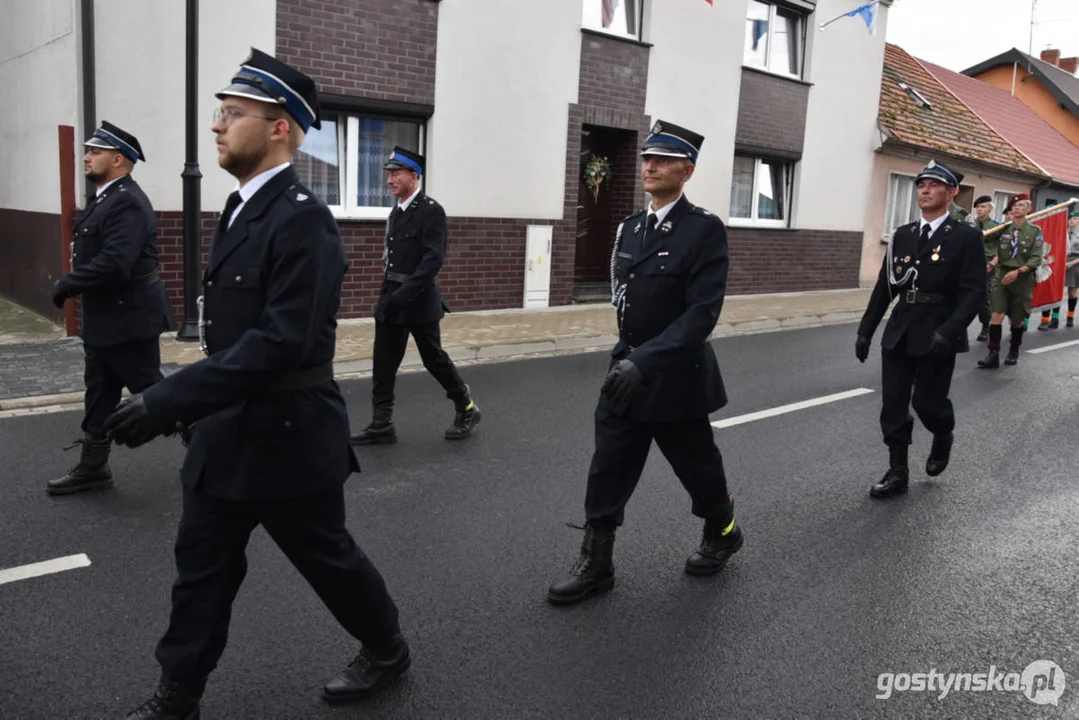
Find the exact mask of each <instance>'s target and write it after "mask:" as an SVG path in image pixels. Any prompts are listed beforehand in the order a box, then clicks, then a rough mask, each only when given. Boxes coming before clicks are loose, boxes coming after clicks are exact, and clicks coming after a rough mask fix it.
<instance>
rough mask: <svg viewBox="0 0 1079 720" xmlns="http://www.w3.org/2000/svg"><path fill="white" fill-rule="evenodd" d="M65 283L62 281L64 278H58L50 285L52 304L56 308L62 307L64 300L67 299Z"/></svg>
mask: <svg viewBox="0 0 1079 720" xmlns="http://www.w3.org/2000/svg"><path fill="white" fill-rule="evenodd" d="M67 298H68V294H67V285H66V284H65V283H64V278H60V279H59V280H57V281H56V282H55V283H53V286H52V304H53V305H55V306H56V307H58V308H62V307H64V301H65V300H67Z"/></svg>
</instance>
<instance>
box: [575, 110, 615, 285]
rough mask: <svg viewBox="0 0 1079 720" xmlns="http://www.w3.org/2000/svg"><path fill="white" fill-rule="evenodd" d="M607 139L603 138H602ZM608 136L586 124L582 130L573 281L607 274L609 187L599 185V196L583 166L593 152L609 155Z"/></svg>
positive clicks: (610, 232)
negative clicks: (593, 192) (593, 190)
mask: <svg viewBox="0 0 1079 720" xmlns="http://www.w3.org/2000/svg"><path fill="white" fill-rule="evenodd" d="M605 140H606V141H607V142H604V141H605ZM610 150H611V147H610V138H604V137H603V131H602V130H597V129H595V128H587V127H586V128H585V129H584V131H583V132H582V134H581V158H580V163H578V171H577V255H576V260H575V262H574V267H573V280H574V282H579V283H580V282H597V281H602V280H607V279H609V278H610V263H611V242H612V241H613V235H612V233H613V232H614V231H613V229H612V227H611V191H610V190H611V189H610V188H609V187H606V186H602V187H601V188H600V192H599V197H598V198H593V197H592V191H591V190H589V189H588V186H587V185H586V184H585V182H584V170H585V167H587V165H588V163H589V161H590V160H591V159H592V156H593V155H599V156H600V157H604V156H607V157H609V153H610Z"/></svg>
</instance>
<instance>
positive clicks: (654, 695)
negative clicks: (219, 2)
mask: <svg viewBox="0 0 1079 720" xmlns="http://www.w3.org/2000/svg"><path fill="white" fill-rule="evenodd" d="M1044 335H1049V337H1044ZM853 337H854V328H853V326H833V327H825V328H817V329H808V330H800V331H790V332H780V333H772V334H762V335H753V336H744V337H732V338H724V339H722V340H719V341H717V343H716V347H717V350H718V353H719V356H720V362H721V364H722V367H723V371H724V377H725V380H726V382H727V385H728V391H729V394H730V396H731V403H730V405H729V406H728V407H727V408H725V409H724V410H723V411H722V412H721V413H718V414H717V416H716V419H721V418H730V417H734V416H737V415H740V414H744V413H750V412H755V411H759V410H764V409H768V408H773V407H776V406H780V405H784V404H787V403H793V402H798V401H802V400H807V399H810V398H816V397H820V396H824V395H829V394H832V393H838V392H842V391H846V390H852V389H856V388H869V389H871V390H873V392H872V393H869V394H865V395H862V396H860V397H854V398H851V399H846V400H842V401H838V402H835V403H830V404H826V405H821V406H818V407H813V408H809V409H805V410H800V411H797V412H791V413H788V414H784V415H779V416H776V417H771V418H768V419H764V420H759V421H755V422H749V423H745V424H741V425H737V426H734V427H730V428H726V429H723V430H718V431H717V437H718V440H719V443H720V447H721V449H722V450H723V452H724V457H725V462H726V465H727V471H728V475H729V478H730V485H731V490H732V492H733V493H734V496H735V501H736V508H737V513H738V518H739V522H740V523H741V524H742V527H743V528H744V531H745V533H746V544H745V547H744V549H743V550H742V552H740V553H739V554H738V555H737V556H735V558H734V559H733V560H732V561H731V563H730V564H729V565H728V567H727V569H726V570H725V571H724V572H723V574H722V575H720V576H718V577H715V578H704V579H702V578H692V577H689V576H687V575H685V574H683V572H682V565H683V562H684V560H685V557H686V556H687V555H688V554H689V553H690V552H691V551H692V550H693V549H694V547H695V546H696V544H697V542H698V540H699V535H700V528H701V522H700V521H699V520H697V519H696V518H694V517H692V516H691V515H690V514H689V500H688V498H687V497H686V496H685V494H684V492H683V490H682V489H681V486H680V485H679V484H678V482H677V480H676V478H675V477H674V476H673V474H672V473H671V471H670V469H669V467H668V466H667V465H666V463H665V461H664V460H663V458H662V456H661V455H660V454H659V453H658V451H653V455H652V457H651V458H650V460H649V464H648V467H647V469H646V475H645V478H644V479H643V480H642V483H641V485H640V487H639V489H638V491H637V494H636V496H635V497H634V499H633V501H632V503H631V504H630V506H629V508H628V510H627V518H626V525H625V527H624V528H622V530H620V532H619V534H618V539H617V542H616V544H615V564H616V568H617V584H616V586H615V589H614V590H613V592H612V593H610V594H608V595H606V596H604V597H601V598H596V599H593V600H590V601H588V602H587V603H585V604H583V605H580V606H576V607H571V608H553V607H550V606H548V605H547V604H546V602H545V600H544V595H545V592H546V588H547V585H548V584H549V583H550V582H551V581H552V580H553V579H554V578H555V577H557V576H558V575H560V574H561V573H563V572H565V571H566V570H568V569H569V567H570V565H571V564H572V562H573V560H574V559H575V557H576V552H577V549H578V546H579V543H580V539H581V533H580V532H579V531H577V530H574V529H571V528H569V527H567V526H566V524H565V523H567V522H574V523H580V522H582V519H583V518H582V515H583V513H582V507H581V504H582V500H583V494H584V479H585V473H586V470H587V467H588V461H589V458H590V454H591V448H592V411H593V408H594V403H595V399H596V396H597V392H598V387H599V384H600V381H601V378H602V375H603V371H604V369H605V363H606V359H605V357H604V355H603V354H589V355H577V356H564V357H554V358H545V359H536V360H525V361H518V362H511V363H504V364H494V365H483V366H473V367H468V368H465V369H464V370H463V374H464V375H465V379H466V381H467V382H469V383H470V384H471V386H472V388H473V391H474V394H475V397H476V400H477V402H478V403H479V405H480V407H481V408H482V410H483V412H484V416H485V417H484V421H483V423H482V424H481V425H480V428H479V430H478V433H477V435H476V436H475V437H474V438H472V439H470V440H468V441H466V442H463V443H450V442H447V441H445V440H443V439H442V432H443V430H444V429H445V427H446V426H447V425H448V424H449V422H450V421H451V419H452V406H451V404H450V402H449V401H448V400H446V399H445V398H444V397H443V396H442V393H441V391H440V389H439V388H438V386H437V384H436V383H435V381H434V380H433V379H432V378H430V377H429V376H428V375H426V374H406V375H402V376H401V377H400V379H399V383H398V387H399V396H398V405H397V408H398V412H397V422H398V434H399V437H400V441H399V443H398V444H397V445H395V446H389V447H379V448H370V449H361V452H360V461H361V464H362V465H363V472H362V473H361V474H359V475H356V476H354V477H353V478H352V479H351V480H350V482H349V483H348V484H347V485H346V495H347V498H348V503H349V525H350V527H351V528H352V530H353V532H354V534H355V536H356V538H357V541H358V542H359V543H360V545H361V546H362V547H363V548H364V549H365V550H366V551H367V553H368V554H369V555H370V556H371V557H372V559H373V560H374V561H375V562H376V564H377V565H378V566H379V567H380V569H381V570H382V572H383V574H384V576H385V577H386V579H387V582H388V584H389V587H390V589H391V592H392V593H393V594H394V596H395V598H396V599H397V602H398V604H399V606H400V608H401V618H402V623H403V627H404V630H405V633H406V636H407V638H408V640H409V642H410V644H411V646H412V652H413V658H414V661H413V665H412V669H411V671H410V672H409V673H408V675H407V676H406V677H405V678H404V679H402V681H400V682H399V683H397V684H396V685H395V686H394V687H393V688H392V689H391V690H389V691H388V692H386V693H385V694H383V695H381V696H380V697H377V698H374V699H372V700H371V701H369V702H366V703H363V704H360V705H357V706H351V707H346V708H330V707H328V706H326V705H323V704H322V703H321V702H320V700H319V698H318V692H319V689H320V688H321V685H322V683H323V682H324V681H325V680H326V679H327V678H328V677H329V676H331V675H333V674H334V673H335V672H336V671H337V670H338V669H339V668H340V667H342V666H343V665H344V664H345V663H346V662H347V661H348V660H349V659H350V658H351V656H352V655H353V654H354V653H355V652H356V646H355V643H354V641H352V640H351V638H349V637H348V636H347V635H346V634H345V633H344V631H343V630H341V629H340V628H339V627H338V626H337V625H336V624H335V623H334V621H333V619H332V618H331V617H330V615H329V613H328V612H327V611H326V610H325V608H323V607H322V605H321V604H320V603H319V601H318V599H317V597H316V596H315V595H314V593H313V592H312V591H311V589H310V588H309V587H308V586H307V585H306V584H305V583H304V582H303V580H302V578H300V576H299V575H298V573H297V572H296V571H295V570H294V569H293V568H292V567H291V566H290V565H289V564H288V562H287V561H286V560H285V558H284V557H283V556H282V554H281V553H280V552H279V551H278V550H277V548H276V547H275V546H274V545H273V543H272V542H271V541H270V540H269V539H268V538H267V536H266V535H265V533H264V532H262V531H261V530H260V531H257V532H256V533H255V535H254V536H253V539H252V543H251V545H250V547H249V551H248V558H249V562H250V569H249V572H248V576H247V580H246V582H245V584H244V586H243V588H242V589H241V591H240V595H239V598H238V600H237V603H236V606H235V609H234V612H233V622H232V631H231V636H230V641H229V647H228V649H227V650H226V652H225V655H224V657H223V658H222V660H221V664H220V667H219V669H218V670H217V672H215V673H214V675H213V676H212V677H211V682H210V685H209V688H208V690H207V693H206V696H205V698H204V703H203V717H204V718H207V719H209V718H260V719H262V718H369V717H379V718H411V719H415V718H551V717H564V718H727V717H732V718H781V717H782V718H788V717H813V718H840V717H843V718H846V717H859V718H876V717H881V718H883V717H888V718H892V717H918V718H925V717H962V718H983V717H984V718H1004V717H1008V718H1015V717H1049V718H1073V717H1079V699H1076V696H1077V688H1079V674H1077V673H1079V658H1077V649H1079V622H1077V619H1079V618H1077V612H1076V602H1075V598H1076V595H1077V590H1079V587H1077V580H1076V570H1077V565H1079V560H1077V558H1079V554H1077V553H1076V540H1075V536H1076V534H1075V524H1076V521H1075V518H1076V517H1077V514H1079V512H1077V511H1079V484H1077V483H1076V475H1077V473H1076V468H1077V467H1079V433H1077V429H1079V411H1077V399H1079V346H1073V347H1068V348H1064V349H1060V350H1056V351H1053V352H1047V353H1044V354H1037V355H1035V354H1024V356H1023V357H1022V360H1021V364H1020V365H1019V366H1018V367H1015V368H1001V369H1000V370H998V371H996V372H992V373H987V372H985V371H979V370H977V369H976V368H975V367H974V365H975V361H976V360H977V359H978V358H979V357H981V355H982V353H983V352H984V347H983V346H981V345H976V346H975V350H974V352H972V353H970V354H967V355H964V356H960V359H959V363H958V367H957V370H956V377H955V382H954V385H953V393H952V397H953V399H954V401H955V403H956V408H957V415H958V418H959V427H958V429H957V441H956V447H955V450H954V452H953V457H952V466H951V467H950V468H949V469H948V471H947V472H946V473H945V474H944V475H943V476H941V477H940V478H937V479H929V478H927V477H925V476H924V474H923V472H922V470H921V468H922V466H923V464H924V459H925V455H926V453H927V452H928V446H929V440H930V439H929V436H928V435H927V434H926V433H925V431H924V429H922V428H921V426H920V425H919V426H917V428H916V431H915V432H916V435H915V444H914V446H913V448H912V450H911V465H912V481H913V485H912V488H911V491H910V493H909V494H908V495H907V496H905V497H900V498H896V499H892V500H888V501H883V502H882V501H878V500H873V499H871V498H870V497H869V496H868V494H867V490H868V487H869V485H870V484H871V483H872V482H874V481H875V480H877V479H878V478H879V477H880V475H881V474H883V472H884V470H885V468H886V463H887V453H886V450H885V448H884V447H883V446H882V444H881V440H880V431H879V426H878V424H877V416H878V412H879V403H880V393H879V388H880V382H879V371H880V365H879V358H878V356H877V354H876V352H874V355H873V356H872V357H871V359H870V361H869V362H867V363H866V364H865V365H861V364H859V363H858V362H857V361H856V360H855V359H854V358H853V347H852V346H853ZM1075 339H1079V331H1071V332H1069V331H1064V330H1060V331H1057V332H1053V333H1045V334H1043V333H1034V332H1032V333H1030V334H1029V341H1028V342H1027V344H1026V345H1025V346H1024V350H1029V349H1034V348H1037V347H1038V346H1045V345H1050V344H1054V343H1060V342H1063V341H1066V340H1075ZM343 389H344V391H345V392H346V394H347V398H348V401H349V407H350V411H351V413H352V418H353V425H354V427H355V428H357V429H358V428H359V427H361V426H362V425H364V424H366V422H367V419H368V415H369V392H370V382H369V381H354V382H347V383H345V384H343ZM78 422H79V417H78V414H76V413H58V414H52V415H41V416H31V417H23V418H9V419H3V420H0V569H2V568H11V567H14V566H20V565H23V564H28V563H34V562H38V561H42V560H48V559H51V558H57V557H61V556H67V555H72V554H76V553H86V554H87V555H88V556H89V558H90V560H91V562H92V565H91V566H90V567H87V568H81V569H75V570H71V571H67V572H62V573H58V574H53V575H48V576H45V577H38V578H33V579H27V580H21V581H17V582H11V583H8V584H0V718H4V720H15V719H22V718H50V719H54V718H63V719H65V720H66V719H68V718H79V719H81V718H108V717H122V716H123V714H124V713H125V712H126V711H127V710H128V709H130V707H132V706H133V705H135V704H137V703H138V702H140V701H141V700H143V699H144V698H145V697H146V696H147V695H148V693H149V692H151V691H152V688H153V684H154V683H155V681H156V678H157V672H158V668H157V665H156V663H155V662H154V659H153V649H154V644H155V642H156V641H157V639H158V637H159V635H160V634H161V632H162V631H163V629H164V625H165V621H166V618H167V613H168V607H169V606H168V593H169V587H170V585H171V582H172V580H173V564H172V562H173V561H172V553H171V545H172V542H173V539H174V535H175V529H176V524H177V521H178V517H179V488H178V480H177V469H178V467H179V464H180V461H181V457H182V448H181V446H180V444H179V442H178V441H177V440H175V439H165V440H157V441H155V442H154V443H152V444H150V445H148V446H145V447H143V448H139V449H137V450H134V451H132V450H126V449H119V450H117V451H116V452H115V453H114V455H113V461H112V468H113V472H114V474H115V476H116V478H117V485H116V487H115V488H114V489H113V490H110V491H106V492H100V493H92V494H82V495H77V496H73V497H66V498H59V499H54V498H48V497H46V496H45V494H44V492H43V483H44V482H45V481H46V480H47V479H49V478H51V477H53V476H56V475H58V474H61V473H62V472H63V471H64V470H66V469H67V468H68V467H69V466H70V465H71V464H73V463H74V461H75V457H74V455H75V452H76V451H72V452H70V453H62V452H61V451H60V448H61V446H62V445H63V444H65V443H66V442H68V441H70V439H71V438H72V437H74V436H75V433H76V432H77V426H78ZM1036 660H1050V661H1053V662H1055V663H1056V664H1057V665H1059V666H1060V669H1061V672H1062V673H1063V674H1064V675H1065V676H1067V682H1068V683H1069V685H1068V686H1067V688H1066V689H1065V690H1064V692H1063V695H1061V696H1060V697H1059V705H1056V706H1054V705H1052V704H1047V705H1039V704H1035V703H1034V702H1032V701H1031V700H1029V699H1028V698H1027V697H1025V696H1024V695H1023V694H1022V693H1021V692H1020V691H1010V692H1009V691H1005V690H990V691H985V692H975V691H968V690H963V689H960V690H953V691H951V692H949V693H948V694H947V695H946V696H944V697H943V698H940V697H939V696H940V695H941V692H940V691H939V690H938V691H935V692H928V691H924V692H917V691H912V690H906V691H904V688H905V686H906V684H907V681H909V680H910V678H909V676H906V677H905V676H904V675H903V674H912V673H930V672H931V671H935V672H937V673H943V674H944V675H947V674H949V673H987V672H989V671H990V667H991V666H992V667H993V668H994V677H995V682H994V681H990V687H995V685H996V683H1000V685H1001V687H1004V686H1006V685H1007V683H1008V682H1009V681H1008V680H1007V679H1005V678H1004V676H1003V675H1002V673H1010V672H1015V673H1022V672H1023V670H1024V669H1025V668H1026V667H1027V666H1028V665H1029V664H1030V663H1032V662H1034V661H1036ZM882 673H893V674H896V675H894V676H892V677H893V678H894V679H891V680H889V677H888V676H885V677H884V678H883V679H881V677H880V676H881V674H882ZM904 677H905V679H904ZM1060 680H1061V678H1060V677H1059V676H1054V678H1053V681H1054V683H1056V687H1058V688H1059V682H1060ZM914 682H915V686H917V678H915V680H914ZM889 684H891V686H892V688H893V691H892V693H891V695H890V696H889V697H887V698H886V699H883V698H878V697H877V696H878V695H884V694H886V693H885V692H884V691H883V690H882V689H881V688H887V687H888V686H889ZM975 686H977V680H975ZM1049 696H1050V694H1049V693H1047V692H1045V691H1042V693H1040V694H1038V695H1037V697H1038V699H1040V700H1044V699H1046V698H1047V697H1049Z"/></svg>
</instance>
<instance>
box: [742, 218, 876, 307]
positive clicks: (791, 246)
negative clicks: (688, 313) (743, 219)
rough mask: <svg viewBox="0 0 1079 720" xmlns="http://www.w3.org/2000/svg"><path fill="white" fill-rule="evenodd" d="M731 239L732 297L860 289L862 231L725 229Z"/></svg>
mask: <svg viewBox="0 0 1079 720" xmlns="http://www.w3.org/2000/svg"><path fill="white" fill-rule="evenodd" d="M727 237H728V239H729V241H730V246H731V268H730V275H729V277H728V282H727V292H728V293H730V294H735V295H742V294H753V293H774V292H796V291H801V290H834V289H840V288H856V287H858V269H859V267H860V265H861V259H862V233H860V232H831V231H827V230H783V229H771V228H727Z"/></svg>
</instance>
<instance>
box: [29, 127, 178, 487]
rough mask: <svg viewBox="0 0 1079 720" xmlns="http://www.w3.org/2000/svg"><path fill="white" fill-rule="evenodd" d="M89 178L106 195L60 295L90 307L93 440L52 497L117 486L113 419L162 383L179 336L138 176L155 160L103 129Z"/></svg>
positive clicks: (57, 299) (87, 213)
mask: <svg viewBox="0 0 1079 720" xmlns="http://www.w3.org/2000/svg"><path fill="white" fill-rule="evenodd" d="M84 145H85V147H86V154H85V155H84V156H83V158H82V161H83V167H84V168H85V172H86V179H87V180H89V181H90V182H92V183H93V184H94V185H96V186H97V192H96V193H95V194H94V197H93V198H90V199H89V201H88V202H87V203H86V209H85V210H83V211H82V213H81V214H80V215H79V217H78V219H77V220H76V221H75V236H74V240H73V242H72V247H71V268H72V269H71V272H70V273H68V274H67V275H64V276H63V277H62V278H60V279H59V280H58V281H56V284H55V285H54V286H53V293H52V300H53V304H54V305H56V307H58V308H62V307H63V306H64V303H65V302H66V301H67V299H68V298H75V297H81V298H82V342H83V350H84V353H85V356H86V361H85V371H84V378H85V382H86V395H85V406H86V410H85V413H84V415H83V420H82V431H83V437H81V438H79V439H77V440H76V441H75V442H74V444H72V445H70V446H69V449H70V448H71V447H75V446H77V445H81V446H82V452H81V454H80V457H79V462H78V464H77V465H75V467H73V468H71V470H69V471H68V472H67V473H66V474H65V475H64V476H63V477H60V478H57V479H55V480H50V481H49V483H48V484H47V485H46V487H45V491H46V492H47V493H48V494H49V495H68V494H71V493H76V492H79V491H80V490H93V489H96V488H105V487H109V486H111V485H112V470H111V469H110V468H109V448H110V447H111V444H112V443H111V442H110V441H109V439H108V438H107V437H105V419H106V418H107V417H108V416H109V414H110V413H112V411H113V410H115V409H116V404H117V403H118V402H120V397H121V394H122V393H123V390H124V388H125V387H126V388H127V389H128V390H130V391H131V392H133V393H137V392H140V391H142V390H145V389H146V388H147V387H149V386H150V385H152V384H153V383H155V382H157V381H158V380H160V379H161V344H160V336H161V333H163V332H165V331H166V330H168V329H169V328H171V327H172V309H171V307H170V306H169V301H168V298H167V297H166V295H165V286H164V284H163V283H162V282H161V278H160V276H159V273H158V260H157V220H156V219H155V217H154V209H153V207H151V205H150V200H149V199H148V198H147V197H146V193H144V192H143V191H142V188H140V187H139V185H138V183H136V182H135V180H134V179H133V178H132V177H131V171H132V170H133V169H134V167H135V163H136V162H138V161H139V160H142V161H143V162H145V161H146V158H145V157H144V156H143V154H142V146H141V145H139V141H138V139H137V138H136V137H135V136H134V135H132V134H131V133H129V132H126V131H124V130H121V129H120V128H118V127H117V126H115V125H113V124H112V123H109V122H103V123H102V124H101V127H100V128H98V129H97V130H95V131H94V134H93V136H92V137H91V138H90V139H89V140H87V141H86V142H85V143H84Z"/></svg>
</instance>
